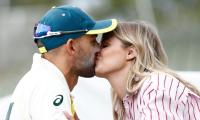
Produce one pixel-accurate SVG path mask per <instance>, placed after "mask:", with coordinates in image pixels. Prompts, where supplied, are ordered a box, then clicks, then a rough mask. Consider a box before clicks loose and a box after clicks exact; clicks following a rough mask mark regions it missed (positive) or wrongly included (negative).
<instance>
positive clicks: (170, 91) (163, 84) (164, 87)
mask: <svg viewBox="0 0 200 120" xmlns="http://www.w3.org/2000/svg"><path fill="white" fill-rule="evenodd" d="M185 90H186V87H185V85H184V84H182V83H181V82H180V81H179V80H178V79H177V78H175V77H174V76H172V75H170V74H168V73H165V72H152V73H150V74H149V75H148V76H147V77H145V78H144V83H143V85H142V87H141V89H140V92H141V93H142V94H143V95H144V94H149V93H150V92H152V91H163V92H165V93H167V95H169V96H173V97H176V96H177V95H179V96H180V95H181V94H183V93H182V92H184V91H185Z"/></svg>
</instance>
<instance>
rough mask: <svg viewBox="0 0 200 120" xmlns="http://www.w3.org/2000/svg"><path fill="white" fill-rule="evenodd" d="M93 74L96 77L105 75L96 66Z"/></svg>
mask: <svg viewBox="0 0 200 120" xmlns="http://www.w3.org/2000/svg"><path fill="white" fill-rule="evenodd" d="M95 75H96V76H97V77H102V78H104V77H105V75H104V74H103V72H101V71H100V70H97V69H96V68H95Z"/></svg>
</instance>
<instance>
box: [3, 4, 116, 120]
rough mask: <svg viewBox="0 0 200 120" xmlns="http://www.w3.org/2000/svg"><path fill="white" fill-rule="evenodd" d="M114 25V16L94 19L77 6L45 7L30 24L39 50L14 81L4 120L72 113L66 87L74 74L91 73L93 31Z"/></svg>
mask: <svg viewBox="0 0 200 120" xmlns="http://www.w3.org/2000/svg"><path fill="white" fill-rule="evenodd" d="M116 26H117V21H116V20H115V19H111V20H104V21H99V22H95V21H94V20H93V19H92V18H91V17H89V16H88V15H87V14H86V13H84V12H83V11H82V10H81V9H79V8H77V7H71V6H60V7H56V8H52V9H51V10H49V11H48V12H47V13H46V14H45V15H44V16H43V17H42V19H41V20H40V21H39V22H38V23H37V24H36V26H35V28H34V40H35V43H36V44H37V46H38V49H39V52H40V53H41V54H37V53H35V54H34V56H33V64H32V68H31V70H30V71H29V72H27V73H26V75H25V76H24V77H23V78H22V79H21V80H20V82H19V83H18V85H17V87H16V89H15V91H14V93H13V96H12V103H11V104H10V108H9V110H8V113H7V118H6V119H7V120H66V119H67V118H66V116H67V115H66V116H65V115H64V113H63V112H66V113H67V114H69V115H70V116H74V115H75V112H74V109H73V103H72V100H71V98H70V97H71V96H70V91H72V89H73V88H74V86H75V85H76V84H77V81H78V77H79V76H83V77H92V76H94V74H95V73H94V67H95V54H96V53H97V52H98V51H99V46H98V43H97V42H96V37H97V34H101V33H106V32H109V31H111V30H113V29H115V27H116Z"/></svg>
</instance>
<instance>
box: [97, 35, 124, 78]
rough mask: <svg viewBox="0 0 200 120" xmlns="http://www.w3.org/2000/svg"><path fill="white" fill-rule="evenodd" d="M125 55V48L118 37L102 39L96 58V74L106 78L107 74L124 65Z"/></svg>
mask: <svg viewBox="0 0 200 120" xmlns="http://www.w3.org/2000/svg"><path fill="white" fill-rule="evenodd" d="M126 55H127V50H126V48H125V47H123V44H122V42H121V41H120V40H119V39H118V38H116V37H111V38H108V39H104V40H103V41H102V43H101V49H100V52H99V54H98V56H97V59H96V67H95V73H96V75H97V76H99V77H105V78H106V76H108V75H109V74H112V73H114V72H117V71H120V70H121V69H123V67H125V65H126V61H127V60H126Z"/></svg>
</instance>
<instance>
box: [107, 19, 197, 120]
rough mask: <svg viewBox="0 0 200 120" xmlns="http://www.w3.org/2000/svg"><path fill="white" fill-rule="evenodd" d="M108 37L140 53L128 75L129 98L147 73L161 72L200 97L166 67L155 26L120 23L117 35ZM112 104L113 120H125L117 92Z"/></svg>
mask: <svg viewBox="0 0 200 120" xmlns="http://www.w3.org/2000/svg"><path fill="white" fill-rule="evenodd" d="M105 35H108V36H110V37H112V36H115V37H117V38H118V39H119V40H121V42H122V43H123V45H124V46H125V47H128V46H133V47H134V48H135V49H136V51H137V53H138V54H137V56H136V58H135V59H134V60H133V65H132V66H131V69H130V71H129V73H128V74H127V78H126V82H127V83H126V91H127V94H130V95H134V94H136V93H137V91H138V90H139V89H140V88H141V86H142V84H143V82H144V80H145V79H142V78H143V77H144V76H146V75H147V73H148V72H146V71H149V72H154V71H162V72H166V73H168V74H171V75H173V76H174V77H175V78H177V79H178V80H179V81H180V82H182V83H183V84H184V85H185V86H186V87H187V88H189V89H190V90H192V91H193V92H194V93H196V94H197V95H199V96H200V92H199V91H198V90H197V89H196V88H195V87H194V86H193V85H191V84H189V83H188V82H186V81H185V80H183V79H182V78H180V77H179V76H178V75H177V74H176V73H175V72H174V71H173V70H171V69H169V68H168V67H167V62H168V59H167V55H166V53H165V50H164V48H163V45H162V42H161V40H160V37H159V35H158V33H157V30H156V28H155V27H154V26H152V25H150V24H149V23H147V22H142V21H136V22H120V23H119V24H118V26H117V28H116V29H115V30H114V31H112V32H110V33H108V34H105ZM112 102H113V117H114V119H115V120H116V119H118V120H121V119H123V115H124V107H123V103H122V100H120V98H119V96H118V95H117V93H115V92H114V91H112Z"/></svg>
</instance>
